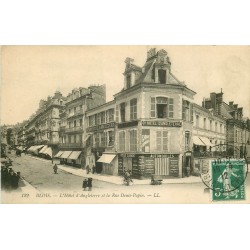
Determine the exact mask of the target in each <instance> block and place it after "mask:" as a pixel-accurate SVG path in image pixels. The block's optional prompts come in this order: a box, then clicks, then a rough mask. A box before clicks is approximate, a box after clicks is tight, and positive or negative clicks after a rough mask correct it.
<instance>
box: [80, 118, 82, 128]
mask: <svg viewBox="0 0 250 250" xmlns="http://www.w3.org/2000/svg"><path fill="white" fill-rule="evenodd" d="M79 121H80V127H82V119H80V120H79Z"/></svg>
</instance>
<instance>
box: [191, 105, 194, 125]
mask: <svg viewBox="0 0 250 250" xmlns="http://www.w3.org/2000/svg"><path fill="white" fill-rule="evenodd" d="M190 113H191V122H193V121H194V112H193V103H191V104H190Z"/></svg>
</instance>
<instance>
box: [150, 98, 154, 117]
mask: <svg viewBox="0 0 250 250" xmlns="http://www.w3.org/2000/svg"><path fill="white" fill-rule="evenodd" d="M151 118H155V97H151Z"/></svg>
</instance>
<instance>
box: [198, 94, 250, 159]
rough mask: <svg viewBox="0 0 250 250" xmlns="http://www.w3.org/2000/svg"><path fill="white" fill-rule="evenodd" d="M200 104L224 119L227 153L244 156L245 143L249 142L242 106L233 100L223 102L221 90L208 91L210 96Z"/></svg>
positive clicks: (248, 129) (247, 122) (249, 133)
mask: <svg viewBox="0 0 250 250" xmlns="http://www.w3.org/2000/svg"><path fill="white" fill-rule="evenodd" d="M202 106H203V107H205V108H206V109H209V110H212V112H214V113H215V114H216V115H218V116H220V117H222V118H224V119H225V120H226V130H227V131H226V146H227V154H228V155H230V156H233V157H237V158H239V157H241V158H242V157H244V155H245V153H246V152H245V149H246V144H249V142H250V122H249V119H247V118H244V117H243V108H242V107H238V104H234V102H233V101H231V102H229V104H227V103H225V102H224V101H223V93H222V91H221V93H210V98H206V99H205V100H204V101H203V103H202Z"/></svg>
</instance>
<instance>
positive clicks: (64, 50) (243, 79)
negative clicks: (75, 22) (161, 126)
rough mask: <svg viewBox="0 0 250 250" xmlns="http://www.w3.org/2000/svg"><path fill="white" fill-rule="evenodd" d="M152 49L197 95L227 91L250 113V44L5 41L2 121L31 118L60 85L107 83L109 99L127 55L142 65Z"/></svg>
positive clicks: (63, 87)
mask: <svg viewBox="0 0 250 250" xmlns="http://www.w3.org/2000/svg"><path fill="white" fill-rule="evenodd" d="M150 48H156V49H157V50H160V49H165V50H166V51H167V52H168V56H169V57H170V60H171V63H172V66H171V71H172V73H173V74H174V75H175V76H176V77H177V78H178V79H179V80H180V81H184V82H185V84H186V85H187V87H188V88H190V89H192V90H194V91H195V92H196V93H197V94H196V96H195V102H196V103H197V104H200V105H201V102H202V99H203V98H204V97H205V98H206V97H209V93H210V92H217V93H218V92H220V91H221V89H222V91H223V93H224V101H225V102H227V103H228V102H229V101H234V103H237V104H239V107H243V113H244V116H246V117H250V98H249V93H250V46H160V45H157V46H154V45H148V46H146V45H143V46H2V47H1V96H0V97H1V125H3V124H8V125H12V124H16V123H17V122H22V121H23V120H27V119H28V118H29V117H30V116H31V114H32V113H34V112H35V111H36V110H37V109H38V105H39V101H40V99H46V98H47V96H48V95H53V94H54V92H55V91H57V90H60V91H61V93H62V94H63V95H65V96H66V95H67V94H68V93H69V92H71V90H72V89H73V88H75V87H88V86H89V85H93V84H106V90H107V101H110V100H112V99H113V95H114V94H116V93H117V92H119V91H120V90H121V89H122V88H123V77H124V76H123V72H124V69H125V63H124V61H125V59H126V57H131V58H133V59H134V60H135V61H134V63H135V64H136V65H138V66H143V65H144V63H145V61H146V56H147V51H148V50H149V49H150Z"/></svg>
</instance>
